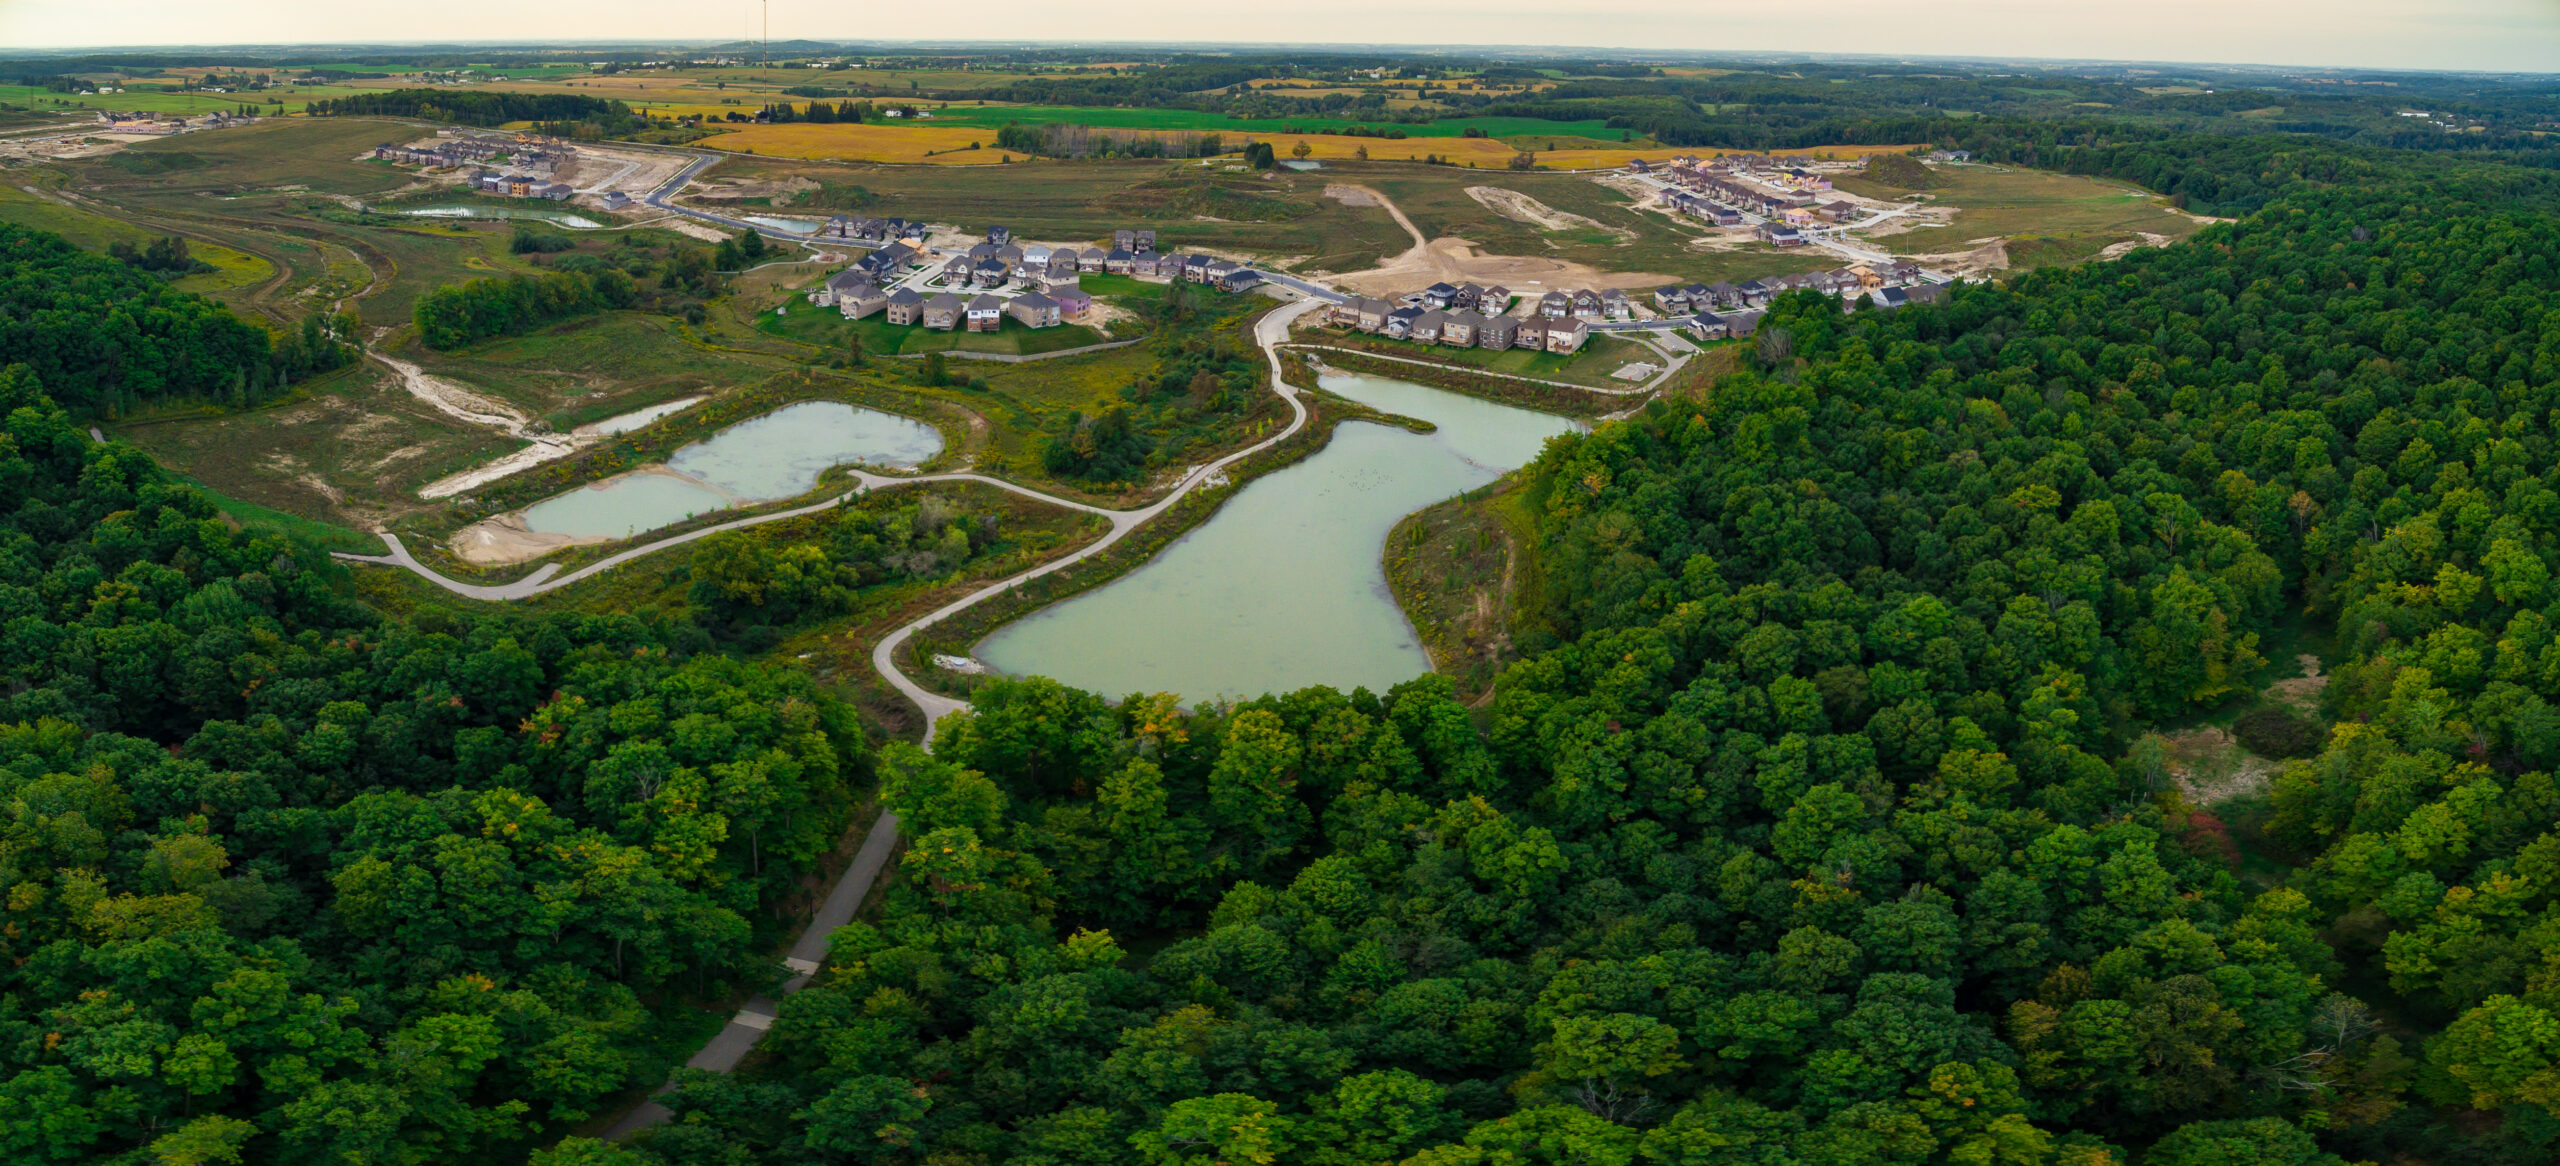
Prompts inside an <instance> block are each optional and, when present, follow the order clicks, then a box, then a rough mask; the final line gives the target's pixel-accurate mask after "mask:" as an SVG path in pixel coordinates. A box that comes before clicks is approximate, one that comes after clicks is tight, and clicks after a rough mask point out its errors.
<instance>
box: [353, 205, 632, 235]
mask: <svg viewBox="0 0 2560 1166" xmlns="http://www.w3.org/2000/svg"><path fill="white" fill-rule="evenodd" d="M398 213H400V214H404V215H424V216H426V217H428V218H432V219H534V220H538V221H540V222H545V223H556V224H558V225H560V226H563V227H574V228H576V229H578V230H581V231H592V230H595V229H596V228H598V227H601V226H603V225H604V224H603V223H599V222H597V221H595V220H594V219H591V218H588V217H586V216H585V215H573V214H570V213H569V212H567V211H546V210H539V209H536V208H534V207H529V206H523V207H517V206H466V205H455V206H420V207H409V208H406V209H404V210H401V211H399V212H398Z"/></svg>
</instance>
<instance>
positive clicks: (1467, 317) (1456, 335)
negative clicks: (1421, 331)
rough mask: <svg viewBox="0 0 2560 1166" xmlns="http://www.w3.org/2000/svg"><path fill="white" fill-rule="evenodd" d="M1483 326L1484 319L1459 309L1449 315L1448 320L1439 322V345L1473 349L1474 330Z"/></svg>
mask: <svg viewBox="0 0 2560 1166" xmlns="http://www.w3.org/2000/svg"><path fill="white" fill-rule="evenodd" d="M1483 325H1484V317H1482V316H1479V315H1477V314H1475V313H1474V312H1470V311H1468V310H1467V309H1465V308H1460V309H1458V310H1457V311H1454V312H1451V313H1449V318H1448V319H1446V320H1443V321H1441V322H1440V343H1442V344H1448V345H1454V346H1456V347H1459V348H1473V347H1475V343H1476V329H1477V328H1479V327H1482V326H1483Z"/></svg>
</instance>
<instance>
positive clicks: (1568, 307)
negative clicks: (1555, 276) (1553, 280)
mask: <svg viewBox="0 0 2560 1166" xmlns="http://www.w3.org/2000/svg"><path fill="white" fill-rule="evenodd" d="M1538 314H1539V315H1541V316H1544V317H1546V318H1547V319H1550V320H1561V319H1564V318H1565V317H1567V316H1570V315H1572V314H1573V297H1572V296H1571V295H1569V294H1567V293H1565V292H1560V291H1551V292H1548V293H1547V294H1545V295H1542V296H1539V297H1538Z"/></svg>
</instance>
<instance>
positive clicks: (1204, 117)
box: [933, 105, 1624, 140]
mask: <svg viewBox="0 0 2560 1166" xmlns="http://www.w3.org/2000/svg"><path fill="white" fill-rule="evenodd" d="M933 121H934V122H935V123H936V124H941V125H967V126H985V127H988V128H990V129H992V128H995V127H998V126H1002V125H1004V124H1005V123H1007V122H1020V123H1022V124H1023V125H1048V124H1051V123H1065V124H1068V125H1087V126H1098V127H1104V128H1109V129H1133V130H1176V131H1197V132H1201V133H1229V134H1236V133H1267V134H1277V133H1289V132H1304V133H1324V132H1328V131H1340V130H1347V129H1351V128H1353V127H1366V128H1369V129H1376V130H1382V131H1394V132H1400V133H1402V134H1404V135H1405V136H1406V137H1411V138H1456V137H1464V136H1465V135H1466V132H1467V131H1468V130H1477V131H1480V132H1482V133H1483V134H1484V135H1485V136H1487V137H1494V138H1509V137H1533V136H1536V135H1539V134H1551V135H1553V136H1555V137H1557V138H1600V139H1610V140H1614V139H1616V138H1617V136H1618V135H1619V134H1620V133H1622V132H1624V131H1620V130H1613V129H1610V128H1609V123H1608V122H1606V121H1604V120H1601V119H1599V118H1592V119H1589V120H1586V121H1543V120H1540V119H1538V118H1534V117H1458V118H1448V119H1445V120H1442V121H1434V122H1424V123H1421V124H1404V123H1400V122H1392V121H1382V120H1373V121H1362V120H1360V119H1358V118H1342V117H1288V118H1232V117H1228V116H1227V115H1225V114H1222V113H1212V112H1208V111H1206V110H1197V109H1094V108H1087V107H1083V106H1072V105H945V106H941V107H939V108H937V109H935V110H934V114H933Z"/></svg>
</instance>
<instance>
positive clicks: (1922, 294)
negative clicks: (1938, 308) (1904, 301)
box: [1902, 283, 1955, 304]
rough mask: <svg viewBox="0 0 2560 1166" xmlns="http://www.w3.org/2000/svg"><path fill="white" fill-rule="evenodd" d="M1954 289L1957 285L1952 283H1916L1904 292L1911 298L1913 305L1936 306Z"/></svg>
mask: <svg viewBox="0 0 2560 1166" xmlns="http://www.w3.org/2000/svg"><path fill="white" fill-rule="evenodd" d="M1954 289H1955V285H1954V284H1951V283H1915V284H1912V285H1911V286H1909V287H1906V288H1904V289H1902V291H1903V294H1904V295H1907V296H1909V297H1911V302H1912V303H1915V304H1934V303H1938V302H1940V301H1942V300H1944V299H1946V298H1947V293H1948V292H1949V291H1952V290H1954Z"/></svg>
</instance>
